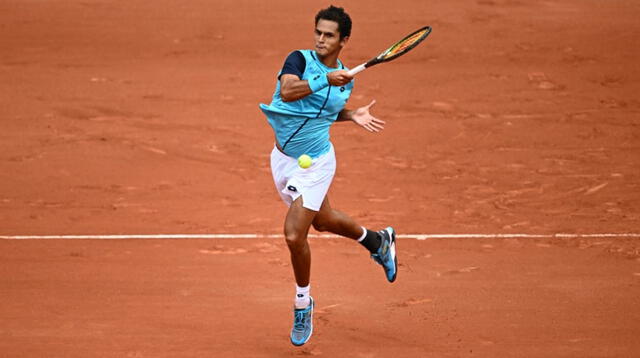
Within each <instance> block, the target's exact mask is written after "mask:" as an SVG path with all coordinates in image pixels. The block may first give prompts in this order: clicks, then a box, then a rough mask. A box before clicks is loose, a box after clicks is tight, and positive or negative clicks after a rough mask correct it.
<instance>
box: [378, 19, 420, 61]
mask: <svg viewBox="0 0 640 358" xmlns="http://www.w3.org/2000/svg"><path fill="white" fill-rule="evenodd" d="M430 33H431V26H424V27H422V28H420V29H418V30H416V31H414V32H412V33H410V34H409V35H407V36H405V37H404V38H403V39H402V40H400V41H398V42H396V43H395V44H393V45H392V46H391V47H389V48H388V49H386V50H385V51H383V52H382V53H381V54H380V55H378V57H376V58H375V60H376V62H377V63H380V62H387V61H391V60H394V59H396V58H398V57H400V56H402V55H404V54H405V53H407V52H409V51H411V50H412V49H414V48H415V47H416V46H418V45H419V44H420V42H422V41H423V40H424V39H426V38H427V36H429V34H430Z"/></svg>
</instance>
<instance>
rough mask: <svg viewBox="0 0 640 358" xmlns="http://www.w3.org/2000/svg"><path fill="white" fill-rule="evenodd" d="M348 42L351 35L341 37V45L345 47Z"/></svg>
mask: <svg viewBox="0 0 640 358" xmlns="http://www.w3.org/2000/svg"><path fill="white" fill-rule="evenodd" d="M347 42H349V36H345V37H343V38H342V39H340V46H342V47H344V45H346V44H347Z"/></svg>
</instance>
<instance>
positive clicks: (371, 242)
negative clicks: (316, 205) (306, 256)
mask: <svg viewBox="0 0 640 358" xmlns="http://www.w3.org/2000/svg"><path fill="white" fill-rule="evenodd" d="M312 224H313V227H314V229H316V230H318V231H329V232H331V233H334V234H337V235H341V236H345V237H349V238H352V239H355V240H358V242H359V243H360V244H362V246H364V247H365V248H367V250H369V252H370V253H371V257H372V258H373V259H374V260H375V261H376V262H377V263H378V264H380V265H381V266H382V267H383V269H384V272H385V276H386V277H387V280H388V281H389V282H393V281H395V279H396V276H397V271H398V258H397V256H396V233H395V231H394V229H393V228H392V227H387V228H386V229H384V230H381V231H378V232H374V231H371V230H368V229H366V228H364V227H362V226H360V225H358V224H357V223H356V222H355V220H353V219H352V218H351V217H350V216H348V215H347V214H345V213H343V212H340V211H338V210H336V209H333V208H332V207H331V204H330V203H329V197H328V196H326V197H325V199H324V201H323V202H322V206H321V207H320V211H319V212H318V214H317V215H316V216H315V218H314V220H313V223H312Z"/></svg>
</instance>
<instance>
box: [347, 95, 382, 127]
mask: <svg viewBox="0 0 640 358" xmlns="http://www.w3.org/2000/svg"><path fill="white" fill-rule="evenodd" d="M374 104H376V100H375V99H374V100H373V101H371V103H369V104H368V105H366V106H364V107H360V108H358V109H356V110H355V111H353V114H352V115H351V119H352V120H353V121H354V122H356V123H357V124H358V125H359V126H361V127H362V128H364V129H366V130H368V131H369V132H379V131H381V130H382V129H384V124H385V122H384V121H383V120H381V119H378V118H376V117H374V116H372V115H371V113H369V109H370V108H371V107H372V106H373V105H374Z"/></svg>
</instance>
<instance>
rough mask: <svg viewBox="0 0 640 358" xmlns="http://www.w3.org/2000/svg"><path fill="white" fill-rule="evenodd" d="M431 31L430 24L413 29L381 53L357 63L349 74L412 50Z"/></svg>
mask: <svg viewBox="0 0 640 358" xmlns="http://www.w3.org/2000/svg"><path fill="white" fill-rule="evenodd" d="M430 33H431V27H430V26H425V27H423V28H421V29H419V30H417V31H414V32H413V33H411V34H409V35H407V36H406V37H405V38H403V39H402V40H400V41H398V42H396V43H395V44H393V46H391V47H389V48H388V49H386V50H385V51H383V52H382V53H381V54H379V55H378V56H376V57H374V58H372V59H370V60H369V61H367V62H365V63H363V64H361V65H358V66H356V67H354V68H352V69H350V70H349V72H348V73H349V75H351V76H353V75H355V74H356V73H358V72H362V71H364V70H365V69H366V68H369V67H371V66H374V65H377V64H379V63H383V62H389V61H391V60H395V59H396V58H398V57H400V56H402V55H404V54H405V53H407V52H409V51H411V50H413V48H415V47H416V46H418V44H419V43H420V42H422V40H424V39H425V38H427V36H429V34H430Z"/></svg>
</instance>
